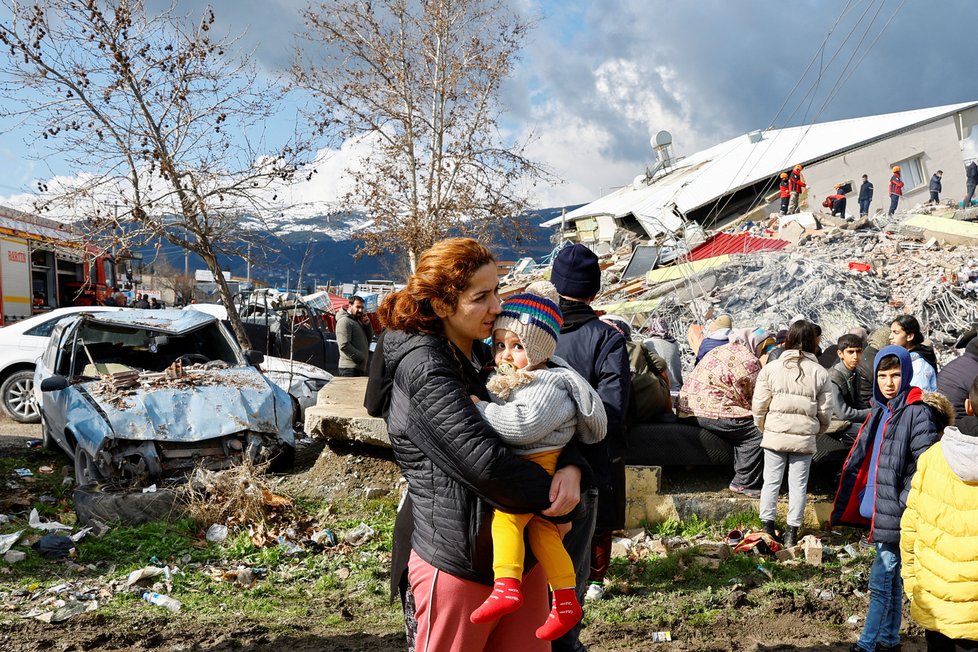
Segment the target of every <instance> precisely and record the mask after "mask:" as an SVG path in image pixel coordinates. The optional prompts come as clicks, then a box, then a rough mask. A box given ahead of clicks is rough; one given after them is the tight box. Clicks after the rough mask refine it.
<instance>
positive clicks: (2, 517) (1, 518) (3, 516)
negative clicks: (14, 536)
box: [0, 514, 10, 525]
mask: <svg viewBox="0 0 978 652" xmlns="http://www.w3.org/2000/svg"><path fill="white" fill-rule="evenodd" d="M9 522H10V517H9V516H7V515H6V514H0V525H3V524H4V523H9Z"/></svg>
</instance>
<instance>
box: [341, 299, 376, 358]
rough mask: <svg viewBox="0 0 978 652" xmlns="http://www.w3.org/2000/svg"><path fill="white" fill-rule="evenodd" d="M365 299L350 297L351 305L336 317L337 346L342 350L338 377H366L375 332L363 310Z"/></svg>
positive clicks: (342, 309)
mask: <svg viewBox="0 0 978 652" xmlns="http://www.w3.org/2000/svg"><path fill="white" fill-rule="evenodd" d="M363 306H364V303H363V299H362V298H360V297H358V296H353V297H350V304H349V305H348V306H347V307H346V308H341V309H340V311H339V313H337V315H336V346H337V348H339V350H340V361H339V367H338V369H337V373H336V375H337V376H366V375H367V358H369V357H370V340H371V339H372V336H373V330H372V329H371V328H370V320H369V319H367V317H366V315H365V314H364V309H363Z"/></svg>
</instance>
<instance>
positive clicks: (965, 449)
mask: <svg viewBox="0 0 978 652" xmlns="http://www.w3.org/2000/svg"><path fill="white" fill-rule="evenodd" d="M941 452H942V453H944V459H945V460H947V465H948V466H949V467H951V470H952V471H954V475H956V476H958V477H959V478H961V480H962V481H963V482H978V437H974V436H972V435H966V434H964V433H963V432H961V431H960V430H958V429H957V428H956V427H955V426H950V427H948V428H945V429H944V436H943V437H942V438H941Z"/></svg>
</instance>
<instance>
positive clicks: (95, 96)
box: [0, 0, 303, 347]
mask: <svg viewBox="0 0 978 652" xmlns="http://www.w3.org/2000/svg"><path fill="white" fill-rule="evenodd" d="M0 1H2V4H3V5H4V6H5V7H6V10H7V13H8V17H7V18H5V19H4V20H3V21H2V22H0V42H2V43H3V44H4V45H5V46H7V48H8V49H9V57H6V58H5V59H4V60H3V61H2V63H0V73H2V75H3V79H4V83H3V84H2V87H0V93H2V95H3V96H4V97H5V98H6V99H7V100H9V101H7V102H5V103H4V107H3V108H2V109H0V112H2V114H3V115H4V116H5V117H7V118H14V119H20V120H22V121H23V122H25V123H27V124H29V125H31V126H33V127H35V128H36V130H37V131H36V133H37V137H38V139H43V140H44V141H45V143H44V144H45V145H47V146H48V150H47V151H48V152H49V153H50V155H54V154H57V155H60V156H61V157H63V158H64V159H65V160H66V161H67V162H68V163H69V164H70V165H72V166H73V168H74V169H75V170H77V171H78V175H77V176H76V177H75V178H74V181H73V182H72V183H70V184H67V185H66V184H64V183H60V182H59V183H58V184H55V183H54V182H52V183H51V186H52V187H50V188H49V187H48V186H47V185H46V184H43V183H42V184H39V186H40V187H39V190H40V191H41V192H40V197H39V200H38V203H37V208H38V210H52V211H61V212H65V213H70V214H72V215H73V216H74V217H76V218H84V219H86V220H87V221H88V224H89V226H90V227H91V229H92V230H93V232H105V231H106V230H108V232H110V233H113V234H114V237H115V238H116V239H117V240H118V241H120V242H119V244H121V245H122V246H126V245H129V244H134V245H138V244H140V243H142V242H146V241H149V240H156V239H158V238H164V239H166V240H168V241H170V242H172V243H174V244H176V245H179V246H180V247H183V248H185V249H188V250H190V251H192V252H193V253H195V254H197V255H198V256H200V257H201V258H202V259H203V260H204V262H205V263H206V264H207V267H208V269H209V270H210V271H211V272H212V273H213V274H214V279H215V281H216V282H217V284H218V286H219V287H220V292H221V298H222V300H223V301H224V303H225V305H226V306H227V307H228V313H229V316H230V321H231V325H232V328H233V330H234V333H235V336H236V337H237V339H238V340H239V342H240V343H241V344H242V346H245V347H248V346H249V343H248V337H247V335H246V334H245V331H244V328H243V327H242V325H241V320H240V319H239V318H238V315H237V312H236V311H235V310H233V306H232V304H231V293H230V291H229V289H228V285H227V283H226V281H225V278H224V275H223V274H222V273H221V269H220V265H219V264H218V255H219V254H237V253H240V243H241V242H242V241H245V240H247V239H248V238H249V237H250V234H251V233H252V231H251V230H250V229H249V227H254V226H260V225H261V223H262V221H263V219H264V216H266V215H267V213H268V211H270V210H272V206H271V204H272V202H273V201H274V200H275V199H276V197H275V195H274V193H275V188H276V187H278V186H279V184H284V183H287V182H289V181H290V180H291V179H292V178H293V176H294V175H295V174H296V172H297V170H298V166H299V164H300V161H299V160H298V159H299V156H300V155H301V151H302V149H303V148H301V147H300V146H298V144H296V143H291V144H290V145H287V146H281V147H278V148H276V149H269V148H268V147H267V146H266V144H265V143H264V142H263V138H264V125H265V122H266V121H267V119H268V118H269V117H271V116H272V115H273V112H274V111H275V109H276V106H277V99H278V98H279V97H280V89H279V86H278V85H277V84H276V83H275V82H274V81H271V82H269V81H265V82H263V81H262V79H261V77H260V76H259V74H258V72H257V70H256V67H255V66H254V65H253V63H252V62H251V61H250V58H249V57H248V56H247V55H244V56H237V57H236V56H232V52H235V51H236V50H237V42H236V39H233V38H230V37H227V36H219V35H217V34H215V33H214V31H215V29H214V23H215V16H214V13H213V11H211V10H210V9H205V10H204V11H203V15H202V17H200V18H199V19H194V18H192V17H190V16H188V15H178V14H176V12H175V9H174V6H173V5H171V6H170V7H169V8H168V9H166V10H165V11H162V12H161V13H158V14H152V15H151V14H150V13H148V12H147V10H146V7H145V4H144V2H143V0H38V1H37V2H35V3H31V4H21V3H20V2H18V1H17V0H0ZM113 204H116V205H115V206H113ZM120 209H121V210H120Z"/></svg>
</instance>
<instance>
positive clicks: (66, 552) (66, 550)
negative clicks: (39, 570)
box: [31, 528, 75, 559]
mask: <svg viewBox="0 0 978 652" xmlns="http://www.w3.org/2000/svg"><path fill="white" fill-rule="evenodd" d="M69 529H70V528H69ZM31 548H33V549H34V550H36V551H37V552H38V553H40V554H41V556H42V557H45V558H47V559H64V558H65V557H72V556H74V555H75V542H74V541H72V540H71V539H70V538H69V537H66V536H64V535H63V534H45V535H44V536H43V537H41V538H40V539H39V540H38V541H37V542H36V543H34V544H33V545H32V546H31Z"/></svg>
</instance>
